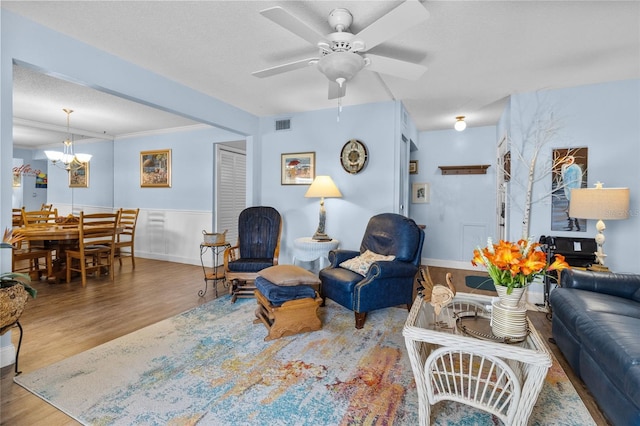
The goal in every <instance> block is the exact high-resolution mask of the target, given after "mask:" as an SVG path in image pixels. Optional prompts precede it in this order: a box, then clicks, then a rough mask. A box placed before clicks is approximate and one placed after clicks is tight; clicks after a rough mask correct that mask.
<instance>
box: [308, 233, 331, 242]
mask: <svg viewBox="0 0 640 426" xmlns="http://www.w3.org/2000/svg"><path fill="white" fill-rule="evenodd" d="M311 239H313V240H316V241H331V240H332V238H331V237H330V236H328V235H327V234H325V233H321V232H316V233H315V234H313V237H311Z"/></svg>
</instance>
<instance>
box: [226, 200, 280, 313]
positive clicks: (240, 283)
mask: <svg viewBox="0 0 640 426" xmlns="http://www.w3.org/2000/svg"><path fill="white" fill-rule="evenodd" d="M281 234H282V217H281V216H280V213H279V212H278V211H277V210H276V209H274V208H273V207H265V206H258V207H248V208H246V209H244V210H243V211H242V212H240V216H239V217H238V243H237V244H236V245H235V246H233V247H230V248H228V249H226V250H225V251H224V271H225V279H226V280H227V282H230V283H231V294H232V297H231V301H232V302H235V300H236V298H237V297H253V291H254V290H255V286H254V285H247V283H251V284H253V282H254V280H255V278H256V277H257V276H258V272H259V271H261V270H263V269H265V268H268V267H269V266H274V265H277V264H278V256H279V255H280V235H281Z"/></svg>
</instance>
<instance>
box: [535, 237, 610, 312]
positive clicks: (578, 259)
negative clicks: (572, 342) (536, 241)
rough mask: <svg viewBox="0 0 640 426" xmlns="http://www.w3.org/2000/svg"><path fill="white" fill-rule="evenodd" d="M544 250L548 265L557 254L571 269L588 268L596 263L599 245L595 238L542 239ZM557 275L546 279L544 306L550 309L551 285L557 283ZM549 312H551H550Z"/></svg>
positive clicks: (553, 273)
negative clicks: (562, 257)
mask: <svg viewBox="0 0 640 426" xmlns="http://www.w3.org/2000/svg"><path fill="white" fill-rule="evenodd" d="M540 244H541V245H542V249H543V250H544V252H545V253H546V254H547V263H549V262H550V261H552V260H553V257H554V256H555V255H556V254H560V255H562V256H564V260H565V262H567V263H568V264H569V266H571V267H576V268H588V267H590V266H591V265H592V264H593V263H595V261H596V254H595V253H596V251H597V249H598V245H597V244H596V240H595V239H594V238H574V237H554V236H551V235H550V236H544V235H543V236H542V237H540ZM557 277H558V275H557V273H555V271H554V272H551V273H550V276H546V277H545V278H544V306H545V307H549V293H550V292H551V283H552V282H553V283H557ZM549 312H551V311H550V310H549Z"/></svg>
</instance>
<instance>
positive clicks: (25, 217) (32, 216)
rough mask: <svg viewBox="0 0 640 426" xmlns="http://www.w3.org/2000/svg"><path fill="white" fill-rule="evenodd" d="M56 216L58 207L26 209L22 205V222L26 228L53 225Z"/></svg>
mask: <svg viewBox="0 0 640 426" xmlns="http://www.w3.org/2000/svg"><path fill="white" fill-rule="evenodd" d="M57 217H58V209H53V210H30V211H27V210H25V208H24V207H23V208H22V224H23V226H25V227H27V228H29V227H34V226H51V225H55V223H56V218H57Z"/></svg>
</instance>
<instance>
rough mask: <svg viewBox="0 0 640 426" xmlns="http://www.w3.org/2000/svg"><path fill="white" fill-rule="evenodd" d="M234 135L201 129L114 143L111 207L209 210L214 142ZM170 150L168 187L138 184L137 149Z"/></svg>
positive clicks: (211, 203) (138, 160) (138, 154)
mask: <svg viewBox="0 0 640 426" xmlns="http://www.w3.org/2000/svg"><path fill="white" fill-rule="evenodd" d="M233 140H238V135H235V134H233V133H231V132H228V131H225V130H220V129H216V128H202V129H196V130H188V131H183V132H175V133H166V134H159V135H152V136H141V137H132V138H126V139H121V140H116V141H115V143H114V146H115V149H114V152H115V158H117V161H116V162H115V164H114V168H113V170H114V188H115V192H114V206H115V207H125V208H134V207H140V208H142V209H169V210H172V209H176V210H178V209H179V210H190V211H211V210H212V207H213V200H214V188H213V182H214V173H215V160H214V145H215V143H216V142H226V141H233ZM163 149H170V150H171V162H172V170H171V188H142V187H140V151H152V150H163Z"/></svg>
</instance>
